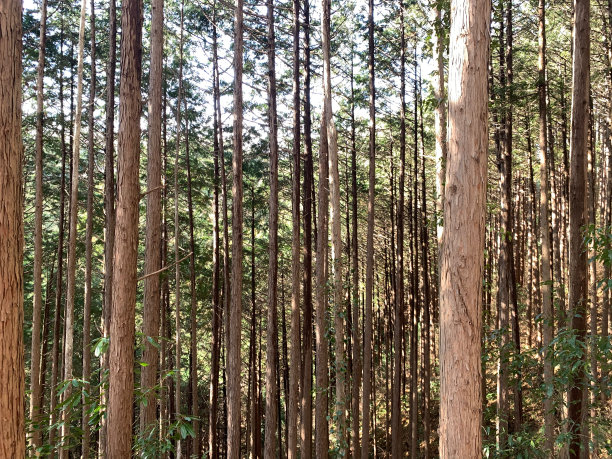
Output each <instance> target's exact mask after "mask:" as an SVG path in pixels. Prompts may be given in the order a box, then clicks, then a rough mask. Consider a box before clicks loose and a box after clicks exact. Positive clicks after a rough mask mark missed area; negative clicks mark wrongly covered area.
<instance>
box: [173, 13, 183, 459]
mask: <svg viewBox="0 0 612 459" xmlns="http://www.w3.org/2000/svg"><path fill="white" fill-rule="evenodd" d="M180 15H181V19H180V23H181V24H180V38H179V71H178V93H177V103H176V150H175V154H174V308H175V309H174V371H175V380H176V381H175V383H174V409H175V411H174V419H175V421H176V420H178V418H179V415H180V413H181V354H182V350H181V344H182V343H181V268H180V260H181V254H180V250H181V228H180V220H179V185H178V169H179V156H180V154H181V140H182V139H181V130H182V127H181V120H182V118H181V114H182V113H181V98H182V97H183V33H184V32H183V24H184V1H182V2H181V13H180ZM181 454H182V442H181V438H180V437H179V438H178V439H177V440H176V457H177V459H180V458H181Z"/></svg>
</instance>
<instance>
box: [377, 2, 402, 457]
mask: <svg viewBox="0 0 612 459" xmlns="http://www.w3.org/2000/svg"><path fill="white" fill-rule="evenodd" d="M368 18H369V19H368V24H370V27H371V28H370V35H369V52H370V80H371V81H370V91H371V95H370V123H371V126H372V128H371V130H370V142H371V143H374V147H373V148H376V144H375V142H376V130H375V128H376V121H375V118H374V116H375V114H376V111H375V93H374V91H375V89H374V56H373V54H374V30H373V28H374V2H373V0H370V10H369V16H368ZM400 30H401V32H400V34H401V50H400V61H401V62H400V68H401V70H400V161H399V162H400V166H399V167H400V170H399V196H398V200H399V202H398V206H397V246H396V250H397V254H396V262H397V269H396V270H394V271H395V275H396V279H395V302H394V303H395V304H394V305H393V306H394V314H393V317H394V328H393V347H394V362H395V368H394V372H393V384H392V387H393V390H392V395H391V397H392V406H391V435H392V438H391V443H392V456H393V457H400V455H401V454H402V452H401V450H402V428H401V423H402V421H401V417H402V416H401V407H400V378H401V373H402V370H401V364H400V363H401V357H402V351H401V347H402V332H401V327H402V319H401V317H402V314H403V313H404V181H405V178H404V177H405V174H406V34H405V29H404V6H403V4H402V6H401V7H400ZM370 148H372V147H370ZM391 229H392V230H393V222H392V223H391ZM392 242H393V241H392Z"/></svg>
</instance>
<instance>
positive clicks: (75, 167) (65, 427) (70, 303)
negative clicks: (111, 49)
mask: <svg viewBox="0 0 612 459" xmlns="http://www.w3.org/2000/svg"><path fill="white" fill-rule="evenodd" d="M86 10H87V1H86V0H82V1H81V19H80V23H79V24H80V25H79V44H78V64H77V100H76V112H75V116H74V135H73V140H72V179H71V182H70V186H71V193H70V214H69V215H70V223H69V225H70V226H69V230H68V239H69V240H68V268H67V273H66V274H67V277H68V279H67V282H66V284H67V285H66V316H65V317H64V321H65V322H64V333H65V337H66V338H65V341H64V381H69V380H71V379H72V377H73V376H72V369H73V354H74V304H75V290H76V237H77V217H78V211H79V209H78V207H79V156H80V150H81V114H82V101H83V54H84V48H85V12H86ZM71 395H72V384H68V385H67V386H66V389H65V390H64V392H63V393H62V401H63V402H66V401H67V400H69V399H70V396H71ZM62 421H63V422H62V439H63V441H64V442H66V441H67V439H68V437H69V436H70V421H71V410H70V407H69V405H66V406H65V407H64V409H63V411H62ZM66 457H68V448H67V445H63V447H62V448H61V449H60V458H66Z"/></svg>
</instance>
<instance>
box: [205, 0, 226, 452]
mask: <svg viewBox="0 0 612 459" xmlns="http://www.w3.org/2000/svg"><path fill="white" fill-rule="evenodd" d="M213 24H214V28H213V105H214V107H213V108H214V114H213V117H214V131H215V132H214V140H213V149H214V167H215V181H214V227H213V319H212V329H213V342H212V362H211V378H210V398H209V422H208V451H209V454H210V457H211V459H218V457H219V442H218V440H217V436H218V428H217V424H218V414H217V413H218V403H219V356H220V348H221V343H222V339H221V325H222V323H223V310H224V308H223V306H222V305H221V303H220V298H219V283H220V282H219V274H220V272H219V271H220V269H219V179H220V177H219V175H220V174H219V162H221V165H223V161H224V158H223V149H222V145H223V138H222V125H221V123H220V118H221V116H220V108H219V91H218V89H219V86H218V79H217V77H218V71H217V23H216V8H215V7H213ZM223 175H224V177H223V182H224V183H225V173H224V174H223ZM223 195H224V196H223V201H224V210H225V220H226V222H225V224H224V225H225V228H227V203H226V195H225V193H223ZM225 241H227V236H224V242H225ZM227 253H228V252H227V250H225V251H224V254H225V255H227ZM226 270H227V261H226V262H225V263H224V267H223V271H224V274H225V273H226ZM225 280H226V278H225V276H224V281H225ZM224 285H225V286H226V287H225V291H227V283H225V284H224ZM226 297H227V294H224V295H223V299H224V301H225V298H226Z"/></svg>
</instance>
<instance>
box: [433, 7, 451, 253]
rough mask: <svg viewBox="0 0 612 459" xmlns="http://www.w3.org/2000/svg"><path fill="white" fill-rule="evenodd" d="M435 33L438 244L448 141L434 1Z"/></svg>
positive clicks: (439, 28)
mask: <svg viewBox="0 0 612 459" xmlns="http://www.w3.org/2000/svg"><path fill="white" fill-rule="evenodd" d="M434 5H435V7H434V17H435V34H434V39H435V41H434V49H435V57H436V64H437V74H436V80H435V86H434V91H435V92H434V97H435V98H436V109H435V119H434V123H435V130H436V195H437V199H436V213H437V214H438V224H437V225H436V227H437V236H438V246H439V245H440V243H441V242H442V231H443V230H444V223H440V222H442V219H441V217H442V214H443V212H444V178H445V175H446V156H447V154H448V145H447V142H446V129H447V128H446V90H445V88H444V25H443V24H442V10H441V8H440V3H439V2H435V3H434Z"/></svg>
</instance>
